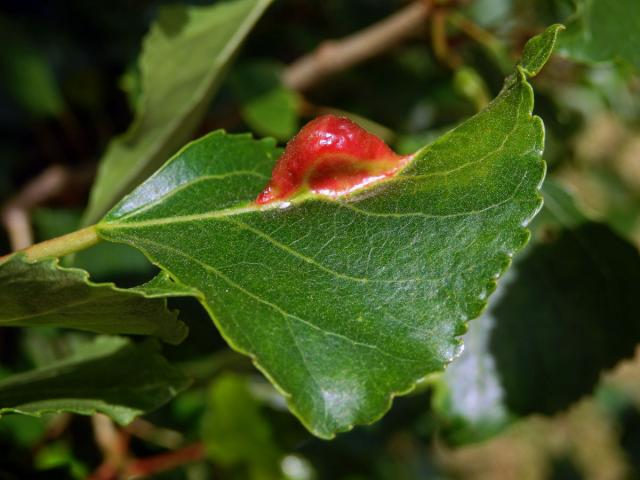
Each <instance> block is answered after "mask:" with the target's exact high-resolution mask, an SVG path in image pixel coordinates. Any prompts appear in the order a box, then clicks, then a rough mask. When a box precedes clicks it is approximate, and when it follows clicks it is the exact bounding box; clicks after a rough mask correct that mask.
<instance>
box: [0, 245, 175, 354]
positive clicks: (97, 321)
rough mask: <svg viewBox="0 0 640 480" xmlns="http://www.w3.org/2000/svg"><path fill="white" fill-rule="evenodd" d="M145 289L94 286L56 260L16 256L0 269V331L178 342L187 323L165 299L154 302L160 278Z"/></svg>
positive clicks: (87, 278) (107, 284)
mask: <svg viewBox="0 0 640 480" xmlns="http://www.w3.org/2000/svg"><path fill="white" fill-rule="evenodd" d="M146 285H148V286H149V287H153V289H152V288H149V289H148V290H147V286H145V285H142V286H140V287H137V288H136V289H129V290H126V289H120V288H117V287H116V286H115V285H113V284H111V283H93V282H91V281H90V280H89V274H88V273H87V272H86V271H84V270H81V269H77V268H63V267H60V266H59V265H58V260H56V259H49V260H43V261H39V262H35V263H33V262H29V261H27V260H26V259H25V257H24V256H23V255H21V254H16V255H13V256H11V257H10V258H9V259H8V260H7V261H6V262H4V263H2V264H1V265H0V305H2V307H3V308H2V309H1V310H0V327H44V326H47V327H62V328H73V329H78V330H85V331H88V332H95V333H105V334H134V335H154V336H156V337H158V338H161V339H162V340H164V341H166V342H169V343H180V342H181V341H182V340H183V339H184V338H185V337H186V335H187V327H186V325H185V324H184V323H183V322H181V321H180V320H178V318H177V312H171V311H169V310H168V309H167V302H166V300H165V299H160V298H152V297H155V296H158V295H157V293H158V287H159V282H158V280H156V281H155V282H154V283H152V284H146ZM169 285H173V284H169ZM169 285H168V286H169ZM162 296H166V295H162Z"/></svg>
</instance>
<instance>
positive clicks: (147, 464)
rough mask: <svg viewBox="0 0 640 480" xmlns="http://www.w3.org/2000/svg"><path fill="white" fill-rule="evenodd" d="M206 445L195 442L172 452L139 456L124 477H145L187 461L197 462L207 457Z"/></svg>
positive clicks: (129, 466)
mask: <svg viewBox="0 0 640 480" xmlns="http://www.w3.org/2000/svg"><path fill="white" fill-rule="evenodd" d="M205 453H206V450H205V447H204V444H202V443H193V444H191V445H187V446H186V447H183V448H180V449H178V450H174V451H172V452H167V453H162V454H160V455H155V456H153V457H148V458H139V459H137V460H134V461H132V462H131V463H129V465H128V466H127V468H126V469H125V474H124V478H125V479H134V478H145V477H149V476H151V475H155V474H157V473H161V472H166V471H168V470H173V469H174V468H177V467H180V466H182V465H185V464H187V463H192V462H197V461H199V460H203V459H204V458H205Z"/></svg>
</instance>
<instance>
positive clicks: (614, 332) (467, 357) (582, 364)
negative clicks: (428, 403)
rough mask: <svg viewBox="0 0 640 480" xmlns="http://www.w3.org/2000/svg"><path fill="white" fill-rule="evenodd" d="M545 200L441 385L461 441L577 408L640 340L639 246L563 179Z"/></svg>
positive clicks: (451, 426)
mask: <svg viewBox="0 0 640 480" xmlns="http://www.w3.org/2000/svg"><path fill="white" fill-rule="evenodd" d="M545 204H546V206H545V208H544V209H543V213H542V214H541V215H540V216H539V217H538V218H537V219H536V221H535V223H534V225H535V227H534V232H535V235H534V238H536V241H535V242H533V243H532V244H531V245H530V246H529V247H528V249H527V251H526V252H525V253H523V254H522V255H521V256H520V257H519V258H518V260H517V262H516V265H514V267H513V268H512V269H511V270H510V271H509V273H508V275H507V278H505V279H504V281H503V282H502V283H501V284H500V286H499V288H498V291H497V292H496V294H495V295H494V296H493V297H492V298H491V301H490V308H489V309H488V310H487V312H485V313H484V314H483V315H482V316H481V317H480V318H479V319H478V320H476V321H474V322H472V324H471V326H470V328H469V332H467V334H466V335H465V337H464V339H465V350H464V352H463V353H462V355H460V357H458V358H457V359H456V360H454V361H453V362H452V364H451V365H450V366H449V367H448V369H447V370H446V372H445V373H444V374H443V375H442V378H441V379H440V380H439V381H438V382H437V383H436V385H437V387H436V396H435V401H434V405H435V408H436V410H437V411H438V413H439V415H440V416H441V420H442V421H443V425H444V427H445V431H446V432H447V433H448V438H449V440H450V441H452V442H454V443H464V442H468V441H478V440H482V439H484V438H487V437H489V436H491V435H492V434H494V433H496V432H497V431H499V430H501V429H502V428H503V427H504V426H506V425H507V424H508V423H509V422H510V421H511V420H512V419H515V418H518V417H520V416H523V415H528V414H531V413H545V414H551V413H555V412H557V411H559V410H562V409H565V408H567V407H568V406H570V405H571V404H572V403H574V402H575V401H577V400H578V399H580V398H581V397H582V396H584V395H586V394H588V393H590V392H591V391H592V390H593V388H594V387H595V385H596V383H597V382H598V380H599V378H600V372H601V371H603V370H606V369H609V368H611V367H613V366H614V365H616V364H617V363H618V362H619V361H620V360H622V359H624V358H627V357H630V356H631V355H632V354H633V352H634V350H635V346H636V344H637V342H638V341H640V326H638V322H637V313H636V308H635V306H634V305H635V298H636V297H637V293H638V285H640V255H639V254H638V251H637V250H636V249H635V248H634V247H633V246H632V245H629V244H628V243H627V242H625V241H624V240H623V239H621V238H620V237H618V236H617V235H616V234H614V233H613V232H612V231H611V230H609V229H608V228H607V227H605V226H603V225H599V224H595V223H590V222H587V221H586V219H585V218H584V216H582V215H581V214H580V212H579V211H578V210H577V209H576V207H575V205H574V204H573V203H572V201H571V199H570V198H569V197H568V196H567V194H566V193H564V192H563V191H562V190H558V188H557V187H556V186H554V185H553V184H550V185H548V186H547V188H546V192H545Z"/></svg>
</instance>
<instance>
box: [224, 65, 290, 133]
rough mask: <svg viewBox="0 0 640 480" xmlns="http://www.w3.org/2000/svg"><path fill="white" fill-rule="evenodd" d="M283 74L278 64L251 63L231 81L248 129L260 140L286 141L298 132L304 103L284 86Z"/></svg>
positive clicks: (235, 74) (242, 68) (234, 74)
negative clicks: (259, 137)
mask: <svg viewBox="0 0 640 480" xmlns="http://www.w3.org/2000/svg"><path fill="white" fill-rule="evenodd" d="M281 70H282V68H281V67H280V66H279V65H278V64H275V63H267V62H254V63H249V64H245V65H241V66H239V67H238V68H237V69H236V70H235V71H234V72H233V74H232V75H230V79H229V81H230V85H231V88H232V90H233V92H234V95H235V96H236V97H237V99H238V101H239V102H240V104H241V110H240V112H241V114H242V118H243V119H244V121H245V122H246V123H247V125H249V127H251V129H252V130H253V131H254V132H255V133H257V134H258V135H260V136H264V137H274V138H275V139H276V140H279V141H286V140H288V139H289V138H290V137H291V136H292V135H293V134H295V133H296V131H297V130H298V110H299V103H300V101H299V97H298V94H297V93H296V92H294V91H292V90H289V89H288V88H286V87H285V86H284V85H283V84H282V81H281V79H280V75H281Z"/></svg>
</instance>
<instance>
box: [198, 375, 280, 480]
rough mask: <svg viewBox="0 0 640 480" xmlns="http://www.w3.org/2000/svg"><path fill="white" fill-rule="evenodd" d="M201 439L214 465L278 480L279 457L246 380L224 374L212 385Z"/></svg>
mask: <svg viewBox="0 0 640 480" xmlns="http://www.w3.org/2000/svg"><path fill="white" fill-rule="evenodd" d="M202 438H203V439H204V442H205V444H206V448H207V454H208V455H209V457H210V458H211V459H212V460H213V461H214V462H215V463H217V464H219V465H222V466H224V467H233V466H238V465H239V466H243V467H245V468H248V469H249V470H251V471H253V472H254V475H252V476H251V477H250V478H264V479H267V478H278V475H277V471H278V460H279V457H280V453H279V452H278V449H277V447H276V446H275V444H274V440H273V438H272V432H271V427H270V425H269V423H268V422H267V420H266V418H265V417H264V415H263V413H262V412H261V411H260V404H259V403H258V402H257V401H256V399H255V398H254V397H253V395H252V394H251V392H250V390H249V388H248V384H247V381H246V380H245V379H244V378H242V377H240V376H238V375H234V374H225V375H222V376H220V377H219V378H218V379H216V380H215V382H214V383H213V384H212V385H211V388H210V390H209V399H208V403H207V411H206V414H205V416H204V419H203V423H202Z"/></svg>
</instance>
